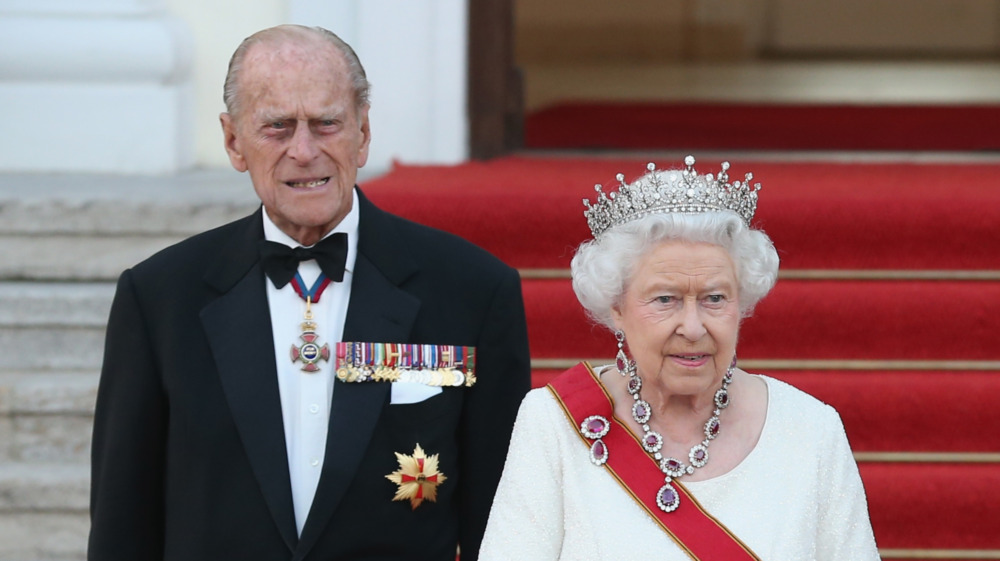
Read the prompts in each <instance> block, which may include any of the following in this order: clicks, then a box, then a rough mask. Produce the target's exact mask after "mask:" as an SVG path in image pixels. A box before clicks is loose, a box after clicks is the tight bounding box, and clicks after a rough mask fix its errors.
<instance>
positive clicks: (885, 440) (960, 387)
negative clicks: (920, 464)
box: [533, 356, 1000, 521]
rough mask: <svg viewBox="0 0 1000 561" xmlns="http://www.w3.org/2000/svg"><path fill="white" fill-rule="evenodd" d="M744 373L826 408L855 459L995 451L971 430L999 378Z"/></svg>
mask: <svg viewBox="0 0 1000 561" xmlns="http://www.w3.org/2000/svg"><path fill="white" fill-rule="evenodd" d="M610 361H611V360H610V356H609V357H608V359H607V362H608V363H610ZM748 370H750V371H751V372H755V373H758V374H766V375H768V376H771V377H772V378H777V379H779V380H783V381H785V382H788V383H789V384H791V385H793V386H795V387H797V388H799V389H801V390H803V391H805V392H807V393H809V394H810V395H812V396H814V397H816V398H817V399H819V400H820V401H822V402H824V403H827V404H829V405H832V406H833V407H834V408H835V409H836V410H837V412H838V413H839V414H840V418H841V420H843V422H844V429H845V430H846V431H847V434H848V436H849V437H850V441H851V448H852V449H853V450H854V451H855V452H996V451H997V450H1000V431H996V430H989V429H986V430H976V429H971V430H970V427H992V426H995V425H996V420H997V414H996V412H995V407H994V405H993V404H994V403H995V401H996V399H995V398H996V396H997V395H1000V376H997V374H996V373H995V372H978V371H938V370H930V371H916V370H900V371H891V370H889V371H871V370H816V371H808V370H769V369H766V368H765V369H748ZM560 373H561V371H559V370H536V371H535V372H534V375H533V385H534V386H535V387H542V386H544V385H545V384H547V383H548V382H549V381H550V380H551V379H552V378H554V377H555V376H557V375H559V374H560ZM970 388H975V391H970ZM994 469H995V468H994ZM998 471H1000V470H998ZM998 506H1000V503H998ZM997 520H998V521H1000V518H997Z"/></svg>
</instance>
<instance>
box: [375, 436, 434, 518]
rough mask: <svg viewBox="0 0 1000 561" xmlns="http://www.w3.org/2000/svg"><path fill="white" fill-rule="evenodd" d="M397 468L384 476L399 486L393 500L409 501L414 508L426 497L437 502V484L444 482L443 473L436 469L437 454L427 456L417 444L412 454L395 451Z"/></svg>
mask: <svg viewBox="0 0 1000 561" xmlns="http://www.w3.org/2000/svg"><path fill="white" fill-rule="evenodd" d="M396 460H398V461H399V469H397V470H396V471H394V472H392V473H390V474H389V475H387V476H385V478H386V479H388V480H389V481H392V482H393V483H395V484H396V485H399V488H398V489H396V496H395V497H393V498H392V500H394V501H406V500H408V501H410V508H411V509H413V510H416V508H417V507H418V506H420V503H422V502H423V501H424V499H427V500H428V501H431V502H432V503H434V502H437V486H438V485H440V484H441V483H444V481H445V479H447V477H445V475H444V474H443V473H441V472H439V471H438V455H437V454H434V455H433V456H427V454H425V453H424V449H423V448H421V447H420V445H419V444H417V447H416V448H415V449H414V450H413V455H412V456H408V455H406V454H400V453H399V452H396Z"/></svg>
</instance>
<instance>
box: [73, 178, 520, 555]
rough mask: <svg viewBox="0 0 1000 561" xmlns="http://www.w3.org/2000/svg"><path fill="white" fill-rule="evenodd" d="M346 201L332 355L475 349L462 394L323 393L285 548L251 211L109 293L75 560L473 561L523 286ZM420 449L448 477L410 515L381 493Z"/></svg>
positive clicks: (474, 257) (509, 382)
mask: <svg viewBox="0 0 1000 561" xmlns="http://www.w3.org/2000/svg"><path fill="white" fill-rule="evenodd" d="M359 199H360V225H359V239H358V257H357V262H356V265H355V270H354V273H353V274H354V278H353V284H352V285H351V296H350V303H349V306H348V312H347V320H346V324H345V326H344V340H345V341H365V342H382V343H425V344H454V345H467V346H474V347H476V349H477V353H478V354H477V364H476V374H477V377H478V383H477V384H476V385H475V386H474V387H471V388H466V387H460V388H454V387H448V388H444V389H443V391H442V393H440V394H438V395H436V396H434V397H431V398H430V399H427V400H426V401H423V402H419V403H414V404H405V405H397V404H390V402H389V401H390V400H389V396H390V391H389V390H390V384H388V383H353V384H351V383H342V382H340V381H337V382H336V386H335V389H334V392H333V403H332V404H331V413H330V425H329V427H330V428H329V436H328V439H327V443H326V459H325V461H324V464H323V469H322V472H321V478H320V482H319V486H318V489H317V490H316V495H315V499H314V501H313V504H312V510H311V511H310V513H309V517H308V519H307V521H306V523H305V526H304V528H303V530H302V535H301V537H298V536H297V535H296V529H295V521H294V515H293V511H292V498H291V486H290V482H289V481H290V480H289V470H288V462H287V458H286V448H285V439H284V438H285V437H284V429H283V427H282V416H281V405H280V400H279V395H278V383H277V374H276V370H275V361H276V360H289V358H288V357H287V356H282V357H277V358H276V357H275V351H274V342H273V339H272V334H271V327H270V325H271V323H270V319H269V318H270V315H269V311H268V304H267V297H266V288H265V284H264V283H265V276H264V273H263V271H262V269H261V266H260V262H259V254H258V241H259V240H261V239H263V235H264V234H263V226H262V217H261V214H260V213H261V211H260V210H258V211H257V212H256V213H255V214H253V215H252V216H249V217H247V218H244V219H242V220H238V221H236V222H233V223H230V224H227V225H225V226H222V227H220V228H217V229H214V230H211V231H208V232H205V233H203V234H200V235H198V236H195V237H193V238H191V239H189V240H186V241H184V242H181V243H179V244H177V245H175V246H172V247H169V248H167V249H165V250H163V251H161V252H159V253H158V254H156V255H154V256H153V257H151V258H149V259H148V260H146V261H144V262H143V263H141V264H139V265H137V266H136V267H134V268H132V269H130V270H128V271H125V272H124V273H123V274H122V275H121V278H120V279H119V281H118V288H117V292H116V295H115V298H114V303H113V305H112V309H111V316H110V321H109V324H108V331H107V340H106V345H105V357H104V366H103V370H102V373H101V382H100V389H99V392H98V398H97V411H96V415H95V426H94V440H93V466H92V467H93V471H92V477H93V481H92V490H91V519H92V528H91V535H90V547H89V556H88V557H89V559H90V560H92V561H110V560H121V561H153V560H160V559H169V560H174V561H200V560H205V561H209V560H211V561H223V560H233V561H253V560H262V561H263V560H268V561H278V560H310V561H311V560H315V561H332V560H339V559H351V560H390V559H393V560H420V559H428V560H436V561H454V559H455V550H456V544H461V549H462V552H463V555H462V558H463V561H465V560H467V559H475V557H476V554H477V553H478V548H479V542H480V540H481V538H482V532H483V530H484V528H485V525H486V519H487V517H488V515H489V509H490V505H491V502H492V499H493V493H494V491H495V488H496V484H497V481H498V480H499V478H500V473H501V471H502V469H503V465H504V459H505V457H506V452H507V445H508V442H509V439H510V431H511V427H512V425H513V422H514V418H515V416H516V413H517V407H518V404H519V403H520V401H521V398H522V397H523V396H524V394H525V393H526V392H527V390H528V389H529V385H530V382H529V376H530V370H529V357H528V348H527V333H526V327H525V319H524V308H523V304H522V299H521V289H520V281H519V278H518V275H517V272H516V271H514V270H513V269H511V268H509V267H507V266H506V265H504V264H502V263H501V262H500V261H498V260H497V259H495V258H493V257H492V256H491V255H489V254H488V253H486V252H485V251H483V250H481V249H479V248H476V247H475V246H473V245H472V244H469V243H467V242H465V241H463V240H461V239H459V238H457V237H455V236H452V235H450V234H446V233H443V232H440V231H437V230H433V229H431V228H427V227H424V226H420V225H417V224H414V223H412V222H409V221H406V220H403V219H401V218H399V217H396V216H393V215H391V214H388V213H386V212H383V211H381V210H379V209H378V208H376V207H375V206H374V205H373V204H372V203H371V202H369V201H368V200H367V199H366V198H365V197H364V196H363V195H360V196H359ZM291 343H292V342H291V341H290V342H289V345H291ZM330 343H333V342H330ZM323 366H324V367H332V364H324V365H323ZM303 375H304V376H306V375H308V374H306V373H303ZM417 444H419V445H420V446H421V447H422V448H423V449H424V451H425V452H426V453H427V454H428V455H431V454H438V455H439V459H440V465H439V470H440V472H441V473H443V474H444V475H445V476H446V477H447V480H446V481H445V482H443V483H441V484H440V485H439V486H438V489H437V502H430V501H424V502H423V503H422V504H421V505H420V506H419V507H417V508H416V509H413V508H411V505H410V503H409V501H393V500H392V498H393V496H394V494H395V491H396V489H397V486H396V484H394V483H393V482H391V481H389V480H388V479H386V477H385V476H386V475H388V474H390V473H392V472H393V471H395V470H397V469H398V468H399V463H398V461H397V458H396V456H395V453H396V452H399V453H402V454H413V451H414V448H415V446H416V445H417Z"/></svg>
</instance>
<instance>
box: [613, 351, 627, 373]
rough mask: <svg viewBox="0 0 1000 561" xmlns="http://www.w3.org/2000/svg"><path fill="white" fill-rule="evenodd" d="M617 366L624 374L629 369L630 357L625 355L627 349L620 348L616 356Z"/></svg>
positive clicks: (619, 371)
mask: <svg viewBox="0 0 1000 561" xmlns="http://www.w3.org/2000/svg"><path fill="white" fill-rule="evenodd" d="M615 367H616V368H618V373H619V374H621V375H622V376H624V375H625V372H627V371H628V357H626V356H625V351H624V350H622V349H618V355H617V356H616V357H615Z"/></svg>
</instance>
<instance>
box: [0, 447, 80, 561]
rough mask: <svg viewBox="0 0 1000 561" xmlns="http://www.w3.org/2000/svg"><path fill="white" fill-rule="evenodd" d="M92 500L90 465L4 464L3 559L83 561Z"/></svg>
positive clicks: (0, 477)
mask: <svg viewBox="0 0 1000 561" xmlns="http://www.w3.org/2000/svg"><path fill="white" fill-rule="evenodd" d="M89 499H90V470H89V467H87V466H86V465H52V464H44V463H42V464H39V463H21V462H14V463H6V462H2V463H0V559H4V560H10V561H83V559H85V558H86V548H87V533H88V532H89V530H90V517H89V514H88V511H87V508H88V501H89Z"/></svg>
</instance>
